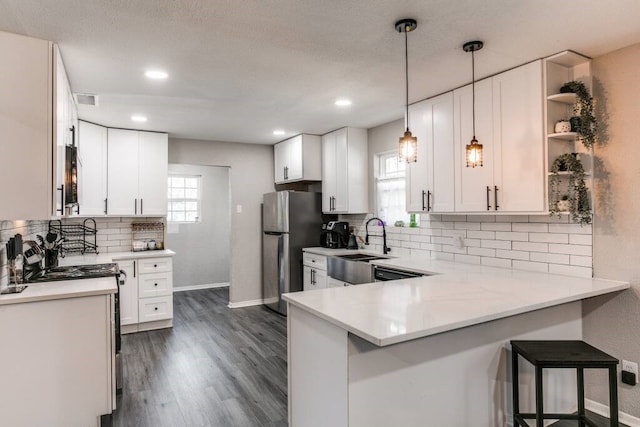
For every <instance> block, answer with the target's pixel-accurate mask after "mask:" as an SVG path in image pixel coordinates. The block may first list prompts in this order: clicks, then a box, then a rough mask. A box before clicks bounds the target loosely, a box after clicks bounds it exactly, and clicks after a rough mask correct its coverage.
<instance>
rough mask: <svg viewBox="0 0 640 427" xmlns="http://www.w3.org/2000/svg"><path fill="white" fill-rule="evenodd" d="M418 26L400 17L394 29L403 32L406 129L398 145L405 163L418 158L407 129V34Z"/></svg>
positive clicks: (414, 141) (415, 143) (416, 142)
mask: <svg viewBox="0 0 640 427" xmlns="http://www.w3.org/2000/svg"><path fill="white" fill-rule="evenodd" d="M417 27H418V23H417V22H416V20H415V19H410V18H407V19H401V20H400V21H398V22H396V31H398V32H399V33H404V75H405V83H406V86H405V89H406V90H405V95H406V103H405V105H406V119H405V120H406V122H407V130H406V131H405V132H404V135H403V136H401V137H400V141H399V142H400V145H399V147H398V150H399V157H400V160H401V161H402V160H405V161H406V162H407V163H411V162H416V161H417V160H418V138H416V137H415V136H413V135H411V131H409V45H408V34H409V33H410V32H411V31H413V30H415V29H416V28H417Z"/></svg>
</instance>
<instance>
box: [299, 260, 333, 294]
mask: <svg viewBox="0 0 640 427" xmlns="http://www.w3.org/2000/svg"><path fill="white" fill-rule="evenodd" d="M326 287H327V272H326V271H325V270H318V269H316V268H313V267H308V266H306V265H305V266H304V267H303V288H302V289H303V290H305V291H311V290H314V289H324V288H326Z"/></svg>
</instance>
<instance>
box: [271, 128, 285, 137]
mask: <svg viewBox="0 0 640 427" xmlns="http://www.w3.org/2000/svg"><path fill="white" fill-rule="evenodd" d="M273 134H274V135H275V136H282V135H284V131H283V130H281V129H276V130H274V131H273Z"/></svg>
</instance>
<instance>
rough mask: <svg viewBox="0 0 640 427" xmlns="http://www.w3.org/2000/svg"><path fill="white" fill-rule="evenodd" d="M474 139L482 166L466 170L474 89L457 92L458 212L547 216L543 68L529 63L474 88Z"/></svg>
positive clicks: (455, 109)
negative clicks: (541, 213) (528, 213)
mask: <svg viewBox="0 0 640 427" xmlns="http://www.w3.org/2000/svg"><path fill="white" fill-rule="evenodd" d="M475 97H476V105H475V116H476V138H477V139H478V142H479V143H480V144H482V145H483V152H484V156H483V157H484V165H483V166H482V167H475V168H472V167H466V159H465V148H466V145H467V144H469V142H470V141H471V138H472V136H473V122H472V114H473V110H472V87H471V85H467V86H465V87H463V88H460V89H457V90H455V91H454V126H455V127H454V139H455V165H454V166H455V211H456V212H487V211H491V212H523V213H524V212H531V213H535V212H543V211H544V210H545V206H546V204H545V168H544V138H543V121H542V113H543V110H542V66H541V61H535V62H531V63H529V64H526V65H523V66H521V67H518V68H515V69H513V70H510V71H507V72H504V73H501V74H498V75H496V76H494V77H492V78H489V79H484V80H481V81H479V82H476V95H475Z"/></svg>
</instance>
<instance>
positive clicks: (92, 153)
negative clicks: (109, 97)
mask: <svg viewBox="0 0 640 427" xmlns="http://www.w3.org/2000/svg"><path fill="white" fill-rule="evenodd" d="M78 141H79V147H78V163H79V170H78V181H79V183H80V185H79V187H78V192H79V194H78V198H79V203H80V207H79V213H80V215H87V216H94V215H105V214H106V213H107V128H106V127H104V126H99V125H96V124H93V123H89V122H84V121H80V123H79V125H78Z"/></svg>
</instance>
